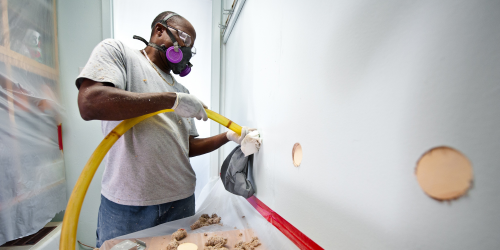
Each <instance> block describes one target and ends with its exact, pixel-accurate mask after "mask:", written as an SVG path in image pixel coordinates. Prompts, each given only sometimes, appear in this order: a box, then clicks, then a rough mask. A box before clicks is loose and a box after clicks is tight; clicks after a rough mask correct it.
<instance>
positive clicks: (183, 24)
mask: <svg viewBox="0 0 500 250" xmlns="http://www.w3.org/2000/svg"><path fill="white" fill-rule="evenodd" d="M168 25H169V26H171V27H172V28H173V29H172V28H168V29H169V31H170V32H171V33H172V35H174V37H175V39H176V40H177V43H178V44H179V46H182V47H186V44H184V41H183V39H181V37H180V36H179V32H178V31H177V30H179V31H182V32H184V33H186V34H188V35H189V36H190V37H191V44H190V45H189V47H193V45H194V42H195V40H196V31H195V29H194V27H193V25H191V23H190V22H189V21H187V20H177V22H169V23H168ZM156 28H157V29H158V28H160V29H161V37H159V38H160V41H159V43H158V44H165V46H166V47H167V48H168V47H170V46H173V45H174V43H173V41H172V40H171V39H170V37H169V36H168V34H167V31H166V29H167V27H165V26H163V25H162V24H160V23H157V24H156ZM176 29H177V30H176Z"/></svg>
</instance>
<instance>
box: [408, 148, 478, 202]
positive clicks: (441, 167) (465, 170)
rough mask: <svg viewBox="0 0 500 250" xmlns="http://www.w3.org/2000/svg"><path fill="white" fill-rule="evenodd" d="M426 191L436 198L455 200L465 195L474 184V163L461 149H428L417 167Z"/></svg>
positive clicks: (422, 185)
mask: <svg viewBox="0 0 500 250" xmlns="http://www.w3.org/2000/svg"><path fill="white" fill-rule="evenodd" d="M415 174H416V175H417V181H418V183H419V184H420V187H421V188H422V189H423V190H424V192H425V193H426V194H427V195H429V196H430V197H432V198H434V199H436V200H453V199H457V198H459V197H460V196H462V195H464V194H465V193H466V192H467V191H468V190H469V188H470V186H471V184H472V178H473V174H472V164H471V163H470V161H469V160H468V159H467V157H465V156H464V155H463V154H462V153H460V152H459V151H457V150H455V149H453V148H449V147H437V148H433V149H431V150H429V151H427V152H426V153H425V154H424V155H423V156H422V157H421V158H420V160H419V161H418V163H417V167H416V169H415Z"/></svg>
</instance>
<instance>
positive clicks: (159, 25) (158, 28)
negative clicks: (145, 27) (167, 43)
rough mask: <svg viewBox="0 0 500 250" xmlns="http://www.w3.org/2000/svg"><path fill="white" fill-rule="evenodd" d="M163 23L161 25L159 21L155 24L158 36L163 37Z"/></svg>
mask: <svg viewBox="0 0 500 250" xmlns="http://www.w3.org/2000/svg"><path fill="white" fill-rule="evenodd" d="M163 29H164V27H163V25H161V24H160V23H157V24H155V34H156V35H157V36H158V37H161V36H162V34H163Z"/></svg>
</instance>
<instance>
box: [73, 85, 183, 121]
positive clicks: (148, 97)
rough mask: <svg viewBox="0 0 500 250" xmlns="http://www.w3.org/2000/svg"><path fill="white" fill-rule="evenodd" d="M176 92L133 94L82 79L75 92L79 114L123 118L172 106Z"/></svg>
mask: <svg viewBox="0 0 500 250" xmlns="http://www.w3.org/2000/svg"><path fill="white" fill-rule="evenodd" d="M176 97H177V94H176V93H174V92H163V93H134V92H129V91H125V90H122V89H118V88H114V87H111V84H109V83H101V82H96V81H93V80H90V79H84V80H83V81H82V84H81V86H80V90H79V93H78V107H79V109H80V115H81V116H82V118H83V119H84V120H86V121H89V120H108V121H119V120H125V119H129V118H133V117H137V116H141V115H145V114H149V113H152V112H156V111H159V110H162V109H170V108H172V106H174V103H175V99H176Z"/></svg>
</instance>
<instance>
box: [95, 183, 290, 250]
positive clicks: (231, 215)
mask: <svg viewBox="0 0 500 250" xmlns="http://www.w3.org/2000/svg"><path fill="white" fill-rule="evenodd" d="M197 199H198V200H200V201H201V202H199V203H198V202H197V205H196V214H195V215H194V216H191V217H188V218H184V219H180V220H176V221H172V222H169V223H165V224H162V225H159V226H156V227H152V228H149V229H145V230H142V231H139V232H135V233H132V234H128V235H124V236H121V237H119V238H118V239H138V238H147V237H155V236H162V235H170V234H172V233H174V232H175V231H177V229H179V228H184V229H186V231H187V233H188V234H190V233H204V232H220V231H231V230H234V229H235V228H236V229H252V230H253V232H254V233H255V235H257V237H259V240H260V242H261V243H262V247H261V248H262V249H287V250H293V249H299V248H298V247H297V246H295V244H293V243H292V242H291V241H290V240H289V239H288V238H287V237H286V236H285V235H283V234H282V233H281V232H280V231H279V230H278V229H277V228H276V227H274V226H273V225H272V224H271V223H269V222H268V221H267V220H266V219H265V218H264V217H262V215H261V214H260V213H259V212H258V211H257V210H255V208H254V207H253V206H252V205H251V204H250V203H249V202H248V201H247V200H246V199H245V198H243V197H241V196H236V195H233V194H231V193H229V192H227V191H226V190H225V189H224V186H223V185H222V182H221V180H220V179H219V178H213V179H212V180H210V182H209V183H208V184H207V185H206V186H205V187H204V188H203V190H202V191H201V194H200V197H199V198H197ZM212 213H216V214H217V215H218V216H220V217H221V218H222V220H221V223H222V226H221V225H211V226H206V227H201V228H198V229H196V230H191V229H190V226H191V225H192V224H193V223H194V222H195V221H196V220H198V218H200V216H201V215H202V214H212ZM101 250H109V248H108V246H107V244H106V242H105V244H103V246H102V247H101ZM256 250H259V247H258V248H256Z"/></svg>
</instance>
